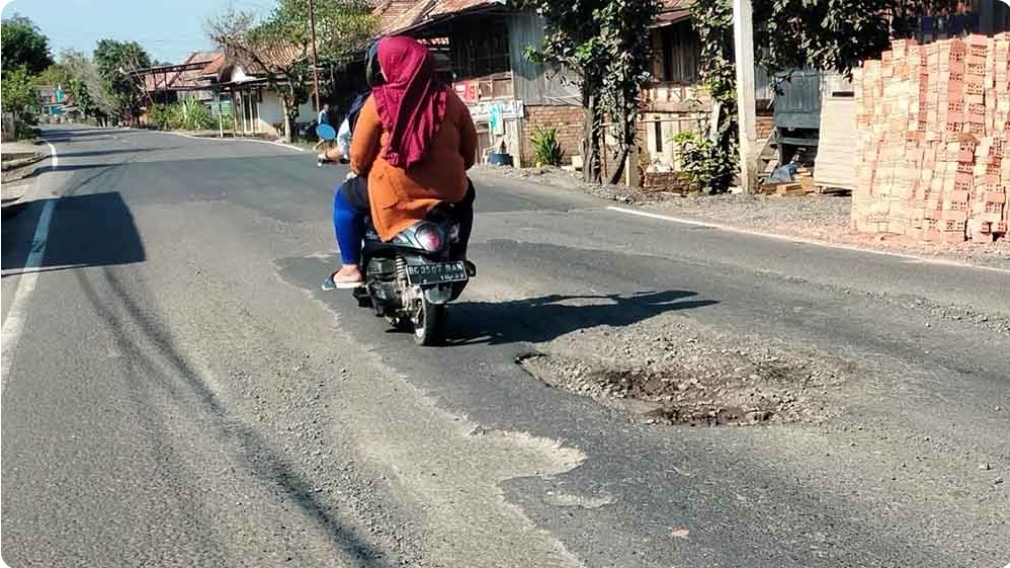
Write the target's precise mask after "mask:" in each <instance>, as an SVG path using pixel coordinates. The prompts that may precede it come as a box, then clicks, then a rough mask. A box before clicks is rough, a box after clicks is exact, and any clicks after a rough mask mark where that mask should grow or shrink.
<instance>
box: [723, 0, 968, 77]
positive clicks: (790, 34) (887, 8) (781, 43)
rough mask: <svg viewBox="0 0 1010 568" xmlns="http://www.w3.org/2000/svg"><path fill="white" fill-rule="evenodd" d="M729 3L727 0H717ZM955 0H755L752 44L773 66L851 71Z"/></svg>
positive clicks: (952, 7) (762, 59)
mask: <svg viewBox="0 0 1010 568" xmlns="http://www.w3.org/2000/svg"><path fill="white" fill-rule="evenodd" d="M718 1H719V2H726V1H727V0H718ZM958 4H959V2H958V1H957V0H754V42H755V45H756V46H757V47H759V48H761V49H759V50H758V54H759V56H760V60H759V61H760V63H761V64H763V65H764V66H765V67H767V68H768V69H770V70H786V69H792V68H796V67H803V66H810V67H813V68H814V69H820V70H832V71H837V72H839V73H842V74H849V73H850V72H851V71H852V69H853V68H854V67H856V66H858V65H859V64H860V63H861V62H862V61H865V60H867V59H873V58H877V57H880V54H881V53H883V52H884V51H885V50H887V49H888V47H889V46H890V44H891V39H893V38H909V37H913V36H914V33H915V23H916V22H917V21H918V18H919V17H920V16H923V15H927V14H944V13H951V12H953V11H954V10H955V9H956V8H957V6H958Z"/></svg>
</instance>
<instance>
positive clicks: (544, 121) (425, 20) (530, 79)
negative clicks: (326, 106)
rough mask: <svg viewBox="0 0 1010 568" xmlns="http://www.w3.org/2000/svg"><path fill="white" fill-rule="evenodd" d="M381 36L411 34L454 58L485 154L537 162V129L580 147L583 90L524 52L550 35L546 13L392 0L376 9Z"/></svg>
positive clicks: (494, 1)
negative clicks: (553, 131)
mask: <svg viewBox="0 0 1010 568" xmlns="http://www.w3.org/2000/svg"><path fill="white" fill-rule="evenodd" d="M376 14H377V15H378V16H379V20H380V35H383V36H385V35H394V34H400V35H410V36H412V37H415V38H418V39H419V40H421V41H422V42H424V43H426V44H427V45H428V46H429V47H430V48H431V49H432V51H433V52H435V54H436V58H437V59H440V60H442V61H445V62H447V63H446V65H447V66H448V69H447V71H448V72H449V73H450V74H451V76H452V79H453V88H454V89H455V90H456V92H457V93H458V94H459V95H460V98H462V99H463V101H464V102H466V103H467V105H468V106H469V107H470V113H471V115H472V116H473V118H474V122H475V124H476V125H477V129H478V135H479V147H480V152H481V155H482V156H486V155H487V154H489V153H491V152H493V151H499V150H501V149H502V148H504V150H505V151H506V152H508V153H510V154H512V155H513V157H514V159H515V160H516V161H517V162H518V163H517V165H521V164H523V163H530V161H531V159H532V148H531V145H530V142H529V138H530V135H531V134H532V133H533V132H534V131H535V129H536V128H538V127H550V128H556V129H557V130H558V139H559V141H560V142H561V144H562V146H563V147H564V149H565V152H566V154H567V155H569V156H571V155H577V154H578V153H579V140H580V132H581V126H580V125H581V120H582V111H581V102H582V99H581V95H580V94H579V92H578V90H577V89H576V88H574V87H573V86H571V85H567V84H564V83H563V82H562V81H560V79H559V77H556V76H554V75H553V74H552V73H551V72H550V71H549V70H547V69H545V68H543V67H542V66H539V65H535V64H533V63H531V62H529V61H528V60H527V59H526V58H525V56H524V51H525V49H526V48H527V47H529V46H538V45H540V43H541V41H542V40H543V37H544V22H543V19H542V18H540V17H539V16H537V15H536V14H535V13H534V12H532V11H527V10H520V9H517V8H516V7H515V6H514V4H513V3H511V2H507V1H505V0H444V1H436V0H420V1H417V2H407V1H397V0H387V1H386V2H383V3H381V4H380V5H379V6H378V7H377V8H376Z"/></svg>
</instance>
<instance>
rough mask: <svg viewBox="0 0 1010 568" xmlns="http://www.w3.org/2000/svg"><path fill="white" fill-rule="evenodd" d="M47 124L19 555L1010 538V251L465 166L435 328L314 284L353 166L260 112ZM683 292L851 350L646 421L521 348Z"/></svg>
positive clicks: (905, 551)
mask: <svg viewBox="0 0 1010 568" xmlns="http://www.w3.org/2000/svg"><path fill="white" fill-rule="evenodd" d="M46 137H47V139H49V140H50V141H51V142H52V143H53V144H54V146H55V147H56V149H57V152H58V159H59V166H58V167H57V168H55V171H48V172H45V173H42V174H41V175H39V176H38V177H37V180H36V182H35V183H36V185H35V187H34V190H33V193H32V195H31V197H34V198H35V200H34V201H31V202H30V203H29V204H28V205H27V206H26V207H25V208H24V209H23V210H22V211H21V213H20V214H19V215H18V216H17V217H15V218H13V219H9V220H5V221H4V222H3V226H2V231H3V245H2V267H3V271H4V277H3V279H2V280H3V282H2V284H3V317H4V339H5V341H9V338H16V339H15V340H16V346H15V348H10V349H9V346H8V345H5V346H4V354H5V356H8V352H9V350H10V353H11V355H13V360H12V361H9V362H8V361H5V362H4V369H5V370H6V374H5V376H4V377H3V382H4V390H3V394H2V420H0V421H2V440H0V441H2V488H0V489H2V550H0V553H2V556H3V560H4V561H5V562H6V563H7V564H8V565H10V566H14V567H21V566H45V567H50V566H51V567H55V566H61V567H62V566H68V567H69V566H88V567H91V568H93V567H104V566H108V567H123V566H215V567H218V566H256V567H264V566H360V567H386V566H401V565H406V566H447V567H483V566H489V567H490V566H495V567H519V566H524V567H525V566H530V567H532V566H586V567H593V568H596V567H621V568H630V567H639V566H641V567H657V568H659V567H663V568H669V567H717V566H720V567H738V566H748V567H768V568H772V567H775V568H784V567H822V566H823V567H848V566H861V567H875V566H880V567H884V566H887V567H892V566H893V567H908V566H945V567H947V566H949V567H955V566H963V567H971V568H985V567H993V568H1000V567H1002V566H1004V565H1005V564H1006V563H1007V562H1010V545H1008V544H1007V543H1010V524H1008V520H1010V488H1008V485H1010V483H1008V482H1001V480H1002V479H1006V478H1007V477H1010V333H1008V331H1007V328H1006V327H1005V325H1003V324H1004V323H1005V322H1006V321H1008V319H1010V274H1008V273H1006V272H999V271H994V270H980V269H972V268H965V267H959V266H947V265H937V264H933V263H926V262H917V261H914V260H910V259H903V258H896V257H888V256H882V255H877V254H869V253H861V252H856V251H848V250H840V249H831V248H823V247H816V246H811V245H803V244H794V243H790V242H785V241H778V240H771V239H765V238H760V237H750V236H746V235H741V234H733V233H727V232H723V231H718V230H714V229H709V228H699V227H692V226H689V225H681V224H676V223H671V222H668V221H664V220H660V219H646V218H639V217H634V216H631V215H628V214H625V213H621V212H617V211H613V210H610V209H608V207H609V206H610V205H612V204H610V203H607V202H603V201H598V200H595V199H592V198H589V197H585V196H582V195H578V194H574V193H566V192H563V191H561V190H558V189H549V188H538V187H535V186H531V185H524V184H522V183H520V182H517V181H508V180H503V179H498V178H495V177H490V176H488V175H486V174H485V175H477V176H476V181H477V184H478V188H479V190H478V191H479V197H478V202H477V211H478V221H477V226H476V231H475V235H474V240H473V245H472V246H471V251H472V253H471V256H472V258H473V260H474V261H475V262H476V263H477V264H478V266H479V268H480V275H479V278H478V279H477V280H475V281H474V282H473V284H472V286H471V287H470V288H469V289H468V290H467V293H466V294H465V295H464V297H463V298H462V299H461V301H460V302H459V303H458V304H456V305H454V306H453V307H452V309H451V320H450V324H449V339H450V343H449V345H447V346H445V347H441V348H435V349H421V348H417V347H415V346H414V345H413V343H412V341H411V339H410V338H409V337H408V336H404V335H402V334H397V333H392V332H390V331H389V330H388V329H387V328H386V327H385V325H384V322H383V321H382V320H379V319H376V318H374V317H373V316H371V315H370V314H369V313H367V312H366V311H363V310H359V309H357V308H356V307H355V305H354V302H353V301H352V300H351V298H349V297H348V296H347V295H344V294H341V293H335V292H330V293H324V292H321V291H320V290H319V284H320V282H321V280H322V279H323V277H324V276H325V275H326V274H327V273H328V271H329V270H331V269H332V267H333V266H334V263H335V262H336V260H335V257H334V251H333V244H332V228H331V226H330V217H329V214H330V199H331V196H332V189H333V187H334V185H335V184H336V182H337V181H338V180H339V179H341V178H342V176H343V171H342V170H341V169H340V168H338V167H328V168H317V167H316V166H315V161H314V156H313V155H311V154H310V153H307V152H296V151H293V150H291V149H290V148H285V147H279V146H276V145H271V144H268V143H257V142H250V141H218V140H196V139H189V138H183V137H179V136H173V135H168V134H156V133H147V132H141V131H130V130H97V129H95V130H92V129H81V130H50V131H47V132H46ZM57 198H58V201H55V202H54V205H53V209H52V220H51V224H50V228H49V231H48V237H47V239H46V249H45V254H44V257H43V259H42V263H41V266H40V267H39V268H38V269H37V274H35V276H34V278H33V279H31V280H27V281H28V282H29V283H30V284H31V285H33V291H32V293H31V294H30V295H27V294H26V293H24V292H23V291H22V292H20V296H21V301H20V303H18V305H16V306H15V308H12V307H11V306H12V304H14V303H15V300H13V298H14V297H15V293H16V291H17V290H18V289H19V287H24V284H25V282H26V278H28V277H27V276H25V275H21V274H20V273H21V269H22V268H23V267H24V266H25V264H26V262H27V261H28V258H29V255H30V252H31V250H30V249H31V248H32V247H31V243H32V240H33V236H34V235H35V234H36V230H37V225H38V223H39V217H40V214H41V213H42V211H43V210H44V209H45V207H46V200H47V199H57ZM587 298H589V299H595V300H596V301H594V302H591V303H589V304H587V303H586V302H585V301H584V300H586V299H587ZM12 309H17V310H18V311H17V316H18V317H17V321H16V322H14V323H11V321H12V320H10V316H11V313H12V312H11V310H12ZM966 310H967V312H969V314H968V315H967V316H961V315H960V314H962V313H963V312H965V311H966ZM672 312H676V313H677V314H679V315H682V316H684V317H688V318H691V319H693V320H695V321H697V322H699V323H702V324H705V325H708V326H715V327H717V328H718V329H721V330H724V331H726V332H729V333H733V334H740V335H741V336H744V335H746V336H749V337H760V338H766V339H767V341H768V342H770V343H774V344H775V345H777V346H779V347H780V348H783V349H788V350H795V351H796V352H803V353H807V354H810V353H814V354H817V353H820V354H823V356H825V357H831V358H834V359H837V360H840V361H843V362H844V364H845V365H846V366H847V369H848V371H849V372H850V373H851V374H852V375H854V376H858V377H859V380H858V381H855V382H852V383H850V384H848V385H846V388H848V389H850V390H849V392H847V393H846V397H847V399H848V404H847V405H846V406H845V408H844V410H843V411H842V412H841V413H840V414H839V415H838V416H835V417H834V418H832V419H831V420H829V421H827V422H825V423H822V424H792V425H774V426H766V427H750V428H744V427H727V428H678V427H655V426H649V425H646V424H642V423H638V422H634V421H631V420H629V419H628V417H627V416H625V415H623V414H621V413H619V412H616V411H614V410H612V409H609V408H606V407H603V406H600V405H598V404H596V403H595V402H593V401H591V400H589V399H586V398H582V397H579V396H577V395H574V394H571V393H568V392H565V391H562V390H557V389H552V388H548V387H546V386H545V385H544V384H543V383H541V382H540V381H538V380H536V379H535V378H533V377H531V376H529V375H527V374H526V373H525V372H524V371H523V370H522V369H521V368H520V367H519V366H518V365H516V364H515V362H516V359H517V358H518V357H521V356H523V355H525V354H529V353H532V352H535V351H536V350H537V346H538V345H542V344H544V343H545V342H549V341H551V340H553V339H556V338H558V337H561V336H564V335H565V334H568V333H577V332H578V330H579V329H581V328H589V327H594V326H599V325H612V326H624V325H630V324H632V323H636V322H640V321H644V320H648V319H649V318H654V317H657V316H659V315H661V314H664V313H672ZM1001 326H1002V327H1001ZM8 365H9V367H8ZM982 465H985V466H987V467H980V466H982Z"/></svg>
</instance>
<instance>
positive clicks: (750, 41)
mask: <svg viewBox="0 0 1010 568" xmlns="http://www.w3.org/2000/svg"><path fill="white" fill-rule="evenodd" d="M733 38H734V49H735V53H736V101H737V112H738V117H739V119H738V120H739V124H740V187H741V189H742V190H743V192H744V193H752V192H753V191H754V185H755V182H756V178H757V171H756V164H755V160H754V158H755V148H756V146H757V119H756V117H755V112H756V105H757V103H756V101H755V100H754V99H755V93H754V12H753V8H752V6H751V0H733Z"/></svg>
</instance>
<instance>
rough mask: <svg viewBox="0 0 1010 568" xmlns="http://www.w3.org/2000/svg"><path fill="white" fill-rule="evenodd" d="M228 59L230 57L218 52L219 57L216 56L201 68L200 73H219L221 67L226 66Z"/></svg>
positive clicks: (205, 74)
mask: <svg viewBox="0 0 1010 568" xmlns="http://www.w3.org/2000/svg"><path fill="white" fill-rule="evenodd" d="M227 61H228V57H227V56H226V55H225V54H223V53H219V54H217V57H215V58H214V60H213V61H211V62H210V63H208V64H207V65H206V66H205V67H204V68H203V69H201V70H200V73H199V75H200V76H207V75H217V74H218V73H220V72H221V69H222V68H223V67H224V65H225V63H227Z"/></svg>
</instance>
